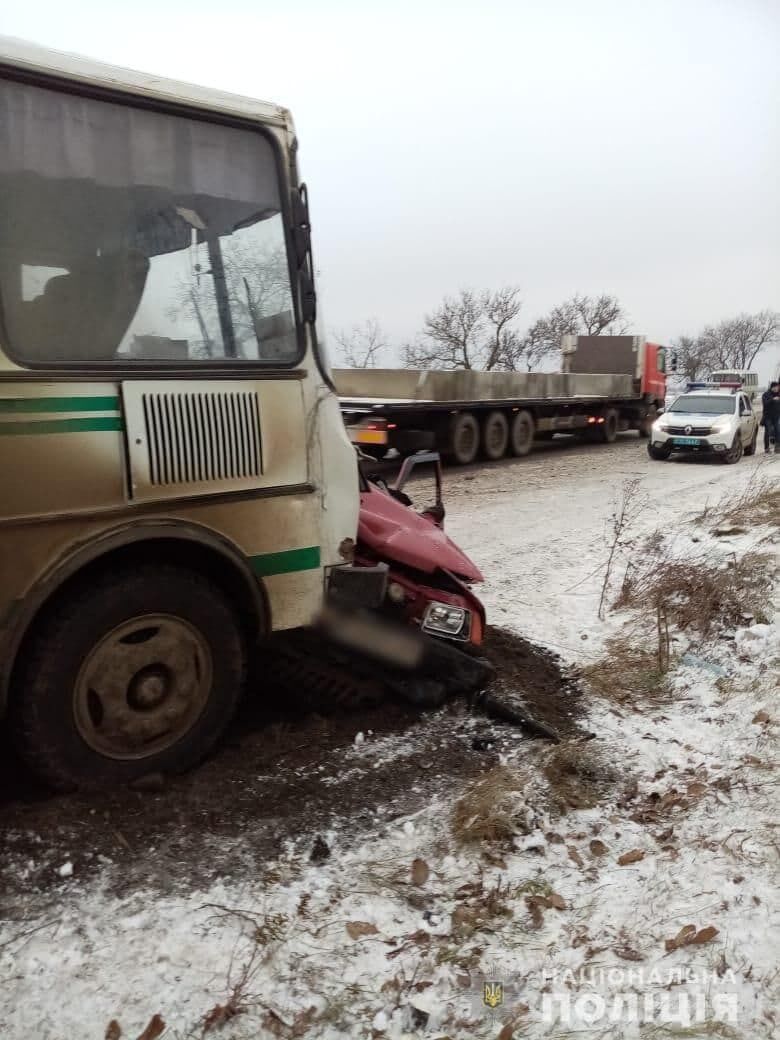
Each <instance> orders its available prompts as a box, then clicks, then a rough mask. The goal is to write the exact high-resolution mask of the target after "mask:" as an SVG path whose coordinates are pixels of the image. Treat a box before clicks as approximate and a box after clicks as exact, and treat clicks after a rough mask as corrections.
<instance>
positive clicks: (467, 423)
mask: <svg viewBox="0 0 780 1040" xmlns="http://www.w3.org/2000/svg"><path fill="white" fill-rule="evenodd" d="M478 449H479V424H478V423H477V420H476V419H475V418H474V416H473V415H472V414H471V412H458V414H457V415H455V416H453V419H452V425H451V427H450V436H449V449H448V452H447V454H448V455H449V457H450V458H451V459H452V461H453V462H457V464H458V465H459V466H467V465H468V464H469V463H470V462H473V461H474V459H475V458H476V457H477V451H478Z"/></svg>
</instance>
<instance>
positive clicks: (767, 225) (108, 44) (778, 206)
mask: <svg viewBox="0 0 780 1040" xmlns="http://www.w3.org/2000/svg"><path fill="white" fill-rule="evenodd" d="M2 6H3V17H2V31H3V32H5V33H7V34H9V35H14V36H21V37H24V38H27V39H30V40H34V41H36V42H38V43H42V44H45V45H47V46H53V47H58V48H61V49H65V50H71V51H77V52H80V53H82V54H87V55H89V56H91V57H96V58H99V59H101V60H105V61H109V62H112V63H115V64H122V65H129V66H131V67H135V68H141V69H146V70H149V71H152V72H157V73H160V74H164V75H169V76H173V77H176V78H181V79H189V80H192V81H195V82H198V83H202V84H205V85H213V86H215V87H220V88H223V89H227V90H233V91H236V92H238V93H243V94H248V95H250V96H254V97H259V98H262V99H264V100H269V101H277V102H279V103H281V104H285V105H287V106H289V107H290V108H291V109H292V111H293V114H294V116H295V119H296V123H297V127H298V131H299V136H300V141H301V162H302V168H303V173H304V176H305V178H306V180H307V181H308V182H309V186H310V191H311V198H312V210H313V222H314V228H315V235H316V238H315V250H316V260H317V266H318V268H319V270H320V272H321V274H320V294H321V300H322V304H323V307H324V312H325V317H326V321H327V324H328V325H329V326H330V327H345V326H350V325H352V324H353V323H358V322H362V321H363V320H365V319H366V318H368V317H376V318H377V319H378V320H379V321H380V322H381V324H382V325H383V326H384V328H385V329H386V330H387V331H388V332H389V333H390V334H391V335H392V337H393V338H394V339H396V340H401V339H402V338H404V337H411V336H412V335H413V334H414V333H415V331H416V330H417V329H419V328H420V326H421V324H422V317H423V314H424V313H425V311H426V310H430V309H431V308H433V307H434V306H435V305H436V304H437V303H438V301H439V300H440V299H441V297H442V296H443V295H444V294H445V293H449V292H453V291H456V290H457V289H458V288H459V287H464V286H476V287H493V288H495V287H498V286H501V285H505V284H519V285H520V286H522V290H523V296H524V300H525V306H524V317H525V319H526V320H527V321H528V322H529V323H530V322H531V321H532V320H533V319H534V318H536V317H537V316H538V315H539V314H540V313H542V312H543V311H544V310H546V309H547V308H549V307H550V306H551V305H553V304H554V303H556V302H558V301H560V300H561V299H563V298H565V297H566V296H569V295H571V294H572V293H574V292H575V291H580V292H586V293H598V292H602V291H603V292H609V293H614V294H615V295H617V296H618V297H619V299H620V300H621V301H622V302H623V304H624V305H625V307H626V308H627V309H628V311H629V313H630V314H631V316H632V318H633V321H634V325H635V331H637V332H642V333H645V334H646V335H647V336H648V337H650V338H652V339H658V340H661V341H668V340H669V339H671V338H672V337H674V336H676V335H679V334H681V333H695V332H696V331H698V329H699V328H700V327H701V326H702V325H704V324H705V323H707V322H714V321H718V320H720V319H721V318H725V317H728V316H730V315H732V314H735V313H737V312H739V311H742V310H747V311H755V310H759V309H762V308H764V307H772V308H776V309H780V189H779V188H778V183H779V182H780V121H779V120H778V108H779V103H780V60H778V54H780V3H779V2H778V0H514V2H512V0H503V2H502V0H471V2H469V3H465V2H460V0H416V2H415V0H409V2H407V0H392V2H391V0H383V2H377V0H360V2H358V0H327V2H326V0H320V2H314V0H298V2H297V3H293V2H290V0H287V2H282V0H275V2H270V0H221V2H219V3H214V2H213V0H210V2H203V0H186V2H185V0H133V3H132V4H130V3H124V4H122V5H121V7H120V5H119V4H117V5H116V6H115V7H114V5H112V4H107V3H106V2H105V0H95V2H92V0H87V2H78V0H71V2H69V3H63V2H62V0H57V2H53V0H37V2H36V3H35V4H24V3H16V4H13V5H11V3H10V0H5V2H4V3H3V5H2ZM112 8H114V9H113V10H112ZM778 363H780V351H773V353H772V356H771V358H769V357H767V359H766V362H765V365H764V366H762V368H765V369H767V370H768V368H769V365H770V364H772V365H774V366H775V367H776V366H777V364H778Z"/></svg>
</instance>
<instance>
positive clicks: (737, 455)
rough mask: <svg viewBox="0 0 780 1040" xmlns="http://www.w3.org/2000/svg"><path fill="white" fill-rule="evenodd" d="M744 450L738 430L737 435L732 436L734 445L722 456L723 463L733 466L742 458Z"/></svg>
mask: <svg viewBox="0 0 780 1040" xmlns="http://www.w3.org/2000/svg"><path fill="white" fill-rule="evenodd" d="M744 450H745V448H744V445H743V444H742V434H741V433H740V432H739V430H737V433H736V435H735V436H734V443H733V444H732V445H731V447H730V448H729V450H728V451H727V452H726V453H725V455H724V456H723V461H724V462H725V463H726V465H727V466H733V465H734V464H735V463H736V462H739V460H740V459H741V458H742V455H743V453H744Z"/></svg>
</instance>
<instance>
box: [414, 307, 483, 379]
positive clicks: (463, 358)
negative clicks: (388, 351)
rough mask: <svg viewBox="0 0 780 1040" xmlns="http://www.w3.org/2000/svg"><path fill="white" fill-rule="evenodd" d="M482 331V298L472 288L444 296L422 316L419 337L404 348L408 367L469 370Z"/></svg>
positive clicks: (473, 360)
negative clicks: (437, 306) (421, 327)
mask: <svg viewBox="0 0 780 1040" xmlns="http://www.w3.org/2000/svg"><path fill="white" fill-rule="evenodd" d="M483 330H484V314H483V308H482V298H481V297H480V295H479V294H478V293H476V292H474V290H473V289H461V290H460V292H459V293H458V295H457V296H447V297H445V298H444V301H443V302H442V304H441V306H440V307H439V308H438V309H437V310H435V311H433V312H432V313H431V314H426V315H425V325H424V328H423V331H422V334H421V336H420V337H418V339H417V340H416V341H415V342H414V343H410V344H407V346H406V347H405V348H404V355H405V361H406V364H407V365H409V366H410V367H411V368H447V369H449V368H472V367H474V362H475V361H476V360H477V354H478V351H479V343H480V338H481V335H482V332H483Z"/></svg>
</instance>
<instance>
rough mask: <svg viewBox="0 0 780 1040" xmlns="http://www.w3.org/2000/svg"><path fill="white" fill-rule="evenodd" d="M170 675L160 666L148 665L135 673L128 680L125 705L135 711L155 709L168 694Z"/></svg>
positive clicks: (170, 685) (170, 682)
mask: <svg viewBox="0 0 780 1040" xmlns="http://www.w3.org/2000/svg"><path fill="white" fill-rule="evenodd" d="M172 685H173V684H172V681H171V675H170V672H169V671H168V669H167V668H165V667H163V666H161V665H149V666H148V667H147V668H142V669H141V670H140V671H139V672H136V673H135V675H134V676H133V678H132V679H131V680H130V686H129V687H128V691H127V703H128V704H129V705H130V707H131V708H133V709H135V710H136V711H151V710H152V709H154V708H157V707H158V706H159V705H160V704H162V702H163V701H164V700H165V698H166V697H167V696H168V694H169V693H170V690H171V687H172Z"/></svg>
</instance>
